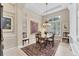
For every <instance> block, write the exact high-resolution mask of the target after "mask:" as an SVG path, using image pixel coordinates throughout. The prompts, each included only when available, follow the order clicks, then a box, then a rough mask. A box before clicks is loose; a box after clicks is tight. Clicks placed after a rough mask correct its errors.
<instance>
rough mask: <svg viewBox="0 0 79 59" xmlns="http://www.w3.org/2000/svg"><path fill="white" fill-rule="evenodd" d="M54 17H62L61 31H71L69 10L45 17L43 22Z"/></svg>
mask: <svg viewBox="0 0 79 59" xmlns="http://www.w3.org/2000/svg"><path fill="white" fill-rule="evenodd" d="M53 16H61V18H60V20H61V31H62V32H64V31H69V12H68V9H64V10H61V11H58V12H55V13H51V14H49V15H46V16H43V20H46V19H47V20H48V19H49V18H51V17H53ZM64 25H66V26H67V30H65V29H64Z"/></svg>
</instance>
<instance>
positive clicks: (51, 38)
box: [48, 34, 55, 47]
mask: <svg viewBox="0 0 79 59" xmlns="http://www.w3.org/2000/svg"><path fill="white" fill-rule="evenodd" d="M54 38H55V34H52V36H51V37H50V38H49V39H48V43H49V44H51V45H52V47H53V46H54Z"/></svg>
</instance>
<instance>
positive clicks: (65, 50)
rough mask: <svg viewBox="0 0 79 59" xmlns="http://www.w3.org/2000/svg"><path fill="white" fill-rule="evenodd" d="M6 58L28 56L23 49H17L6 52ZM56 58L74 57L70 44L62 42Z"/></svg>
mask: <svg viewBox="0 0 79 59" xmlns="http://www.w3.org/2000/svg"><path fill="white" fill-rule="evenodd" d="M4 56H27V55H26V54H25V53H24V52H23V51H22V50H21V49H19V48H17V47H15V48H12V49H9V50H7V51H4ZM55 56H73V53H72V50H71V48H70V46H69V44H68V43H64V42H61V43H60V44H59V47H58V49H57V52H56V54H55Z"/></svg>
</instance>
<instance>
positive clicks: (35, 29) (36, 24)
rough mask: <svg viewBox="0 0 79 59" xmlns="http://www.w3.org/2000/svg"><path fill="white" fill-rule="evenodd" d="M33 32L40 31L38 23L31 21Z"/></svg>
mask: <svg viewBox="0 0 79 59" xmlns="http://www.w3.org/2000/svg"><path fill="white" fill-rule="evenodd" d="M30 27H31V34H33V33H36V32H38V23H36V22H34V21H30Z"/></svg>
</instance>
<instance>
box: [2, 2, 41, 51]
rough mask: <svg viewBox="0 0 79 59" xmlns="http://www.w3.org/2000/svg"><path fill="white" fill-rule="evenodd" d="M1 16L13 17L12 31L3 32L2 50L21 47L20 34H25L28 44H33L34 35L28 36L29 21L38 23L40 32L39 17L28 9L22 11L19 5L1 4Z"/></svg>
mask: <svg viewBox="0 0 79 59" xmlns="http://www.w3.org/2000/svg"><path fill="white" fill-rule="evenodd" d="M2 5H3V16H8V17H10V16H11V17H13V31H10V32H3V36H4V49H10V48H13V47H22V39H23V37H22V32H27V36H28V38H29V39H30V42H32V43H34V42H35V36H34V34H30V21H31V20H33V21H35V22H37V23H38V25H39V26H38V27H39V30H41V16H40V15H38V14H36V13H33V12H32V11H30V10H28V9H24V8H23V6H22V5H20V4H9V3H8V4H2Z"/></svg>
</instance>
